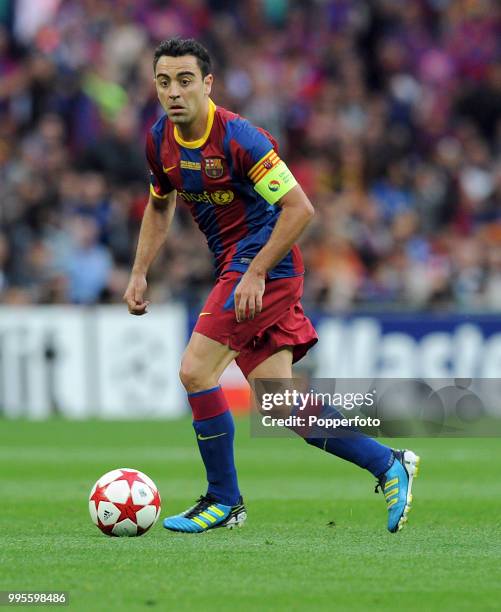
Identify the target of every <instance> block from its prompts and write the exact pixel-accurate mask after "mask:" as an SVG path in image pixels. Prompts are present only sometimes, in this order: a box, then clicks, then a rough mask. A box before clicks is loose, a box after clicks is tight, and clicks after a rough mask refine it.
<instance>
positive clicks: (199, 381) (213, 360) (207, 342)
mask: <svg viewBox="0 0 501 612" xmlns="http://www.w3.org/2000/svg"><path fill="white" fill-rule="evenodd" d="M237 355H238V353H237V352H236V351H232V350H231V349H230V348H229V347H228V346H226V345H224V344H221V343H220V342H217V341H216V340H212V338H208V337H207V336H204V335H202V334H199V333H198V332H193V334H192V335H191V338H190V341H189V342H188V346H187V347H186V349H185V351H184V354H183V357H182V359H181V369H180V372H179V376H180V378H181V381H182V383H183V384H184V386H185V387H187V388H188V390H189V391H190V392H191V393H194V392H196V391H204V390H205V389H207V388H208V385H209V386H210V385H212V386H215V385H217V384H218V381H219V378H220V377H221V374H222V373H223V372H224V370H225V369H226V367H227V366H228V365H229V364H230V362H231V361H232V360H233V359H235V357H237Z"/></svg>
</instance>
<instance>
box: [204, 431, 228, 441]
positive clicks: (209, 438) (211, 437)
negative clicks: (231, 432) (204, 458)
mask: <svg viewBox="0 0 501 612" xmlns="http://www.w3.org/2000/svg"><path fill="white" fill-rule="evenodd" d="M227 433H228V432H226V431H225V432H224V433H220V434H216V435H215V436H202V434H198V439H199V440H212V439H213V438H220V437H221V436H225V435H226V434H227Z"/></svg>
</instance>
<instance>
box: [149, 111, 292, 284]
mask: <svg viewBox="0 0 501 612" xmlns="http://www.w3.org/2000/svg"><path fill="white" fill-rule="evenodd" d="M146 157H147V159H148V163H149V166H150V170H151V190H152V193H153V194H154V195H155V196H156V197H160V198H162V197H167V194H168V193H169V192H171V191H172V190H173V189H176V190H177V192H178V196H180V198H181V199H182V200H183V201H184V202H185V203H186V205H187V206H188V207H189V209H190V211H191V214H192V216H193V218H194V219H195V222H196V223H197V224H198V227H199V228H200V229H201V231H202V232H203V233H204V234H205V237H206V239H207V244H208V246H209V249H210V250H211V252H212V254H213V256H214V262H215V268H216V274H217V275H220V274H221V273H222V272H224V271H226V270H236V271H240V272H245V270H247V268H248V266H249V264H250V262H251V261H252V259H253V258H254V257H255V256H256V254H257V253H258V252H259V251H260V249H261V248H262V247H263V246H264V245H265V244H266V242H267V241H268V239H269V237H270V234H271V232H272V230H273V228H274V226H275V223H276V222H277V219H278V216H279V214H280V207H279V206H278V205H272V204H269V203H268V202H267V201H266V200H265V199H264V198H263V197H262V196H261V195H260V194H259V193H258V192H257V191H256V190H255V189H254V185H255V184H256V183H258V182H259V181H260V180H261V179H262V178H263V176H265V175H266V173H267V172H268V171H269V170H271V169H273V168H274V167H275V166H276V164H277V163H278V162H279V161H280V159H279V157H278V147H277V143H276V141H275V140H274V138H273V137H272V136H271V135H270V134H269V133H268V132H266V131H265V130H263V129H262V128H258V127H255V126H253V125H252V124H251V123H249V121H247V120H246V119H243V118H242V117H240V116H239V115H237V114H235V113H232V112H230V111H228V110H226V109H224V108H221V107H219V106H218V107H216V105H215V104H214V103H213V102H212V100H209V115H208V121H207V128H206V131H205V134H204V135H203V136H202V138H200V139H199V140H196V141H189V142H187V141H184V140H183V139H182V137H181V135H180V134H179V132H178V130H177V128H176V126H175V125H174V124H173V123H172V122H171V121H169V119H168V117H167V115H163V116H162V117H161V118H160V119H159V120H158V121H157V122H156V123H155V125H153V127H152V128H151V130H150V131H149V133H148V136H147V142H146ZM274 183H276V181H270V183H269V189H270V190H273V189H274V188H275V186H274ZM303 273H304V267H303V260H302V256H301V252H300V250H299V247H298V246H297V245H294V246H293V247H292V249H291V250H290V251H289V253H287V255H286V256H285V257H284V258H283V259H282V260H281V261H280V262H279V263H278V264H277V265H276V266H275V267H274V268H273V269H272V270H270V271H269V272H268V278H269V279H272V278H284V277H290V276H299V275H301V274H303Z"/></svg>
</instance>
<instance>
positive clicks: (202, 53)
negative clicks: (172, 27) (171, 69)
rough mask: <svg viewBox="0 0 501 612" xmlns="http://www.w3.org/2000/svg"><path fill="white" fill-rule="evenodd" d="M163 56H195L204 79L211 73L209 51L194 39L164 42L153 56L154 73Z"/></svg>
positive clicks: (172, 39)
mask: <svg viewBox="0 0 501 612" xmlns="http://www.w3.org/2000/svg"><path fill="white" fill-rule="evenodd" d="M162 55H167V56H169V57H182V56H183V55H194V56H195V57H196V58H197V64H198V67H199V68H200V72H201V73H202V77H206V76H207V75H208V74H209V73H210V71H211V59H210V55H209V53H208V51H207V49H206V48H205V47H204V46H202V45H201V44H200V43H199V42H198V41H196V40H195V39H194V38H169V39H168V40H163V41H162V42H161V43H160V44H159V45H158V47H157V48H156V49H155V55H154V56H153V71H154V72H156V69H157V63H158V60H159V59H160V58H161V57H162Z"/></svg>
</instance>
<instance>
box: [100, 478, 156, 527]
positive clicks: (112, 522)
mask: <svg viewBox="0 0 501 612" xmlns="http://www.w3.org/2000/svg"><path fill="white" fill-rule="evenodd" d="M89 512H90V516H91V518H92V521H93V522H94V524H95V525H97V526H98V527H99V529H100V530H101V531H102V532H103V533H105V534H106V535H109V536H139V535H143V533H146V532H147V531H148V529H149V528H150V527H152V526H153V525H154V524H155V523H156V521H157V519H158V517H159V516H160V494H159V493H158V489H157V487H156V485H155V483H154V482H153V480H151V478H148V476H146V474H143V473H142V472H139V471H138V470H131V469H129V468H120V469H118V470H112V471H111V472H107V473H106V474H104V476H101V478H100V479H99V480H98V481H97V482H96V484H95V485H94V486H93V487H92V490H91V492H90V496H89Z"/></svg>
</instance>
